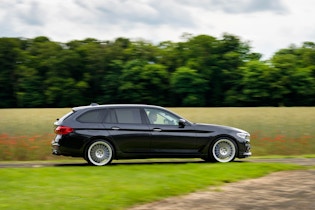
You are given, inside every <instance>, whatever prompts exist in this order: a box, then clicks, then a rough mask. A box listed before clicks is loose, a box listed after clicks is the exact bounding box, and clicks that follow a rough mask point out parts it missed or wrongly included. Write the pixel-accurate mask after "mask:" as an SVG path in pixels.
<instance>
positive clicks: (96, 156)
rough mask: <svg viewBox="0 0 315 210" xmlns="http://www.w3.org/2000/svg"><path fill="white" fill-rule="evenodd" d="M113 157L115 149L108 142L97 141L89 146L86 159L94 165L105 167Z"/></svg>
mask: <svg viewBox="0 0 315 210" xmlns="http://www.w3.org/2000/svg"><path fill="white" fill-rule="evenodd" d="M113 155H114V150H113V147H112V145H111V144H110V143H109V142H108V141H105V140H96V141H94V142H92V143H91V144H90V145H89V146H88V148H87V150H86V155H85V159H86V160H87V162H88V163H90V164H92V165H95V166H104V165H107V164H109V163H110V162H111V161H112V159H113Z"/></svg>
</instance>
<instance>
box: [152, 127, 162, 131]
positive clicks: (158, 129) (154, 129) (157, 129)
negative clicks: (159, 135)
mask: <svg viewBox="0 0 315 210" xmlns="http://www.w3.org/2000/svg"><path fill="white" fill-rule="evenodd" d="M153 131H154V132H161V131H162V129H161V128H153Z"/></svg>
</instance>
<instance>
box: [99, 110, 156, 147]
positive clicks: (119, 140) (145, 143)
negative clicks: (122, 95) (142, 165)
mask: <svg viewBox="0 0 315 210" xmlns="http://www.w3.org/2000/svg"><path fill="white" fill-rule="evenodd" d="M105 127H106V129H107V130H108V131H109V133H110V136H111V138H112V139H113V142H114V144H115V146H116V147H117V149H118V150H120V151H121V152H123V153H147V152H148V151H149V148H150V138H149V137H150V135H151V133H150V130H149V126H148V125H147V124H146V123H145V120H144V116H143V115H142V114H141V109H140V108H137V107H122V108H112V109H110V111H109V114H108V115H107V116H106V119H105Z"/></svg>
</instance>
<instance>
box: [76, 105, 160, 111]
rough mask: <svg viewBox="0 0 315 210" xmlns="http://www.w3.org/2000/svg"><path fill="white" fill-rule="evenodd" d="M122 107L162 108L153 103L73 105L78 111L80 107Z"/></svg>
mask: <svg viewBox="0 0 315 210" xmlns="http://www.w3.org/2000/svg"><path fill="white" fill-rule="evenodd" d="M124 107H147V108H160V109H164V108H163V107H161V106H155V105H147V104H103V105H99V104H97V103H91V104H90V105H88V106H77V107H73V108H72V110H73V111H78V110H82V109H98V108H124Z"/></svg>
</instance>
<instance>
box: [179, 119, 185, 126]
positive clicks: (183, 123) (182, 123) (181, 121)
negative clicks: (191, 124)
mask: <svg viewBox="0 0 315 210" xmlns="http://www.w3.org/2000/svg"><path fill="white" fill-rule="evenodd" d="M178 126H179V127H180V128H184V127H185V126H186V120H184V119H179V121H178Z"/></svg>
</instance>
